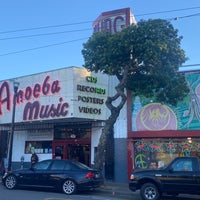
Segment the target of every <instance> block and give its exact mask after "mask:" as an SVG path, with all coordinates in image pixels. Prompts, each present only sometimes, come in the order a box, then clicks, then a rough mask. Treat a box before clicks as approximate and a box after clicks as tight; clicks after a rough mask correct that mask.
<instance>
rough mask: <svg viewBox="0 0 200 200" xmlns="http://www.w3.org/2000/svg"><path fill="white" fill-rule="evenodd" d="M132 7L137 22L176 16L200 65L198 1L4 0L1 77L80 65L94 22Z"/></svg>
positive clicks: (0, 22) (184, 43) (176, 24)
mask: <svg viewBox="0 0 200 200" xmlns="http://www.w3.org/2000/svg"><path fill="white" fill-rule="evenodd" d="M127 7H130V8H131V10H132V12H133V14H134V15H135V18H136V20H137V21H139V20H141V19H150V18H151V19H156V18H162V19H169V20H171V22H172V24H173V25H174V27H175V28H176V29H178V30H179V35H182V36H183V40H182V48H183V49H184V50H185V51H186V56H187V57H188V58H189V60H188V61H187V62H186V63H185V65H194V64H200V46H199V44H200V42H199V41H200V26H199V23H200V1H199V0H175V1H174V0H73V1H70V0H17V1H13V0H0V19H1V20H0V80H7V79H10V78H15V77H20V76H25V75H30V74H35V73H40V72H44V71H49V70H54V69H59V68H63V67H68V66H79V67H81V66H82V65H83V64H84V60H83V57H82V54H81V50H82V48H83V46H82V44H83V43H85V42H86V41H87V39H88V38H89V37H90V36H91V35H92V22H93V21H94V20H95V19H96V18H97V17H98V16H99V15H100V14H101V13H102V12H105V11H110V10H115V9H120V8H127ZM166 11H171V12H166ZM172 11H173V12H172ZM152 13H154V14H152ZM175 18H177V19H178V20H173V19H175ZM44 27H46V28H44Z"/></svg>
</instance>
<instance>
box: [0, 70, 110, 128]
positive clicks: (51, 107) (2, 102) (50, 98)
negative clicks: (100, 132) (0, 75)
mask: <svg viewBox="0 0 200 200" xmlns="http://www.w3.org/2000/svg"><path fill="white" fill-rule="evenodd" d="M16 80H17V81H18V82H19V83H20V85H19V89H18V91H17V97H16V111H15V122H27V121H38V120H39V121H42V120H50V119H61V118H85V119H97V120H98V119H99V120H105V119H106V112H105V110H106V109H105V100H106V98H107V95H108V94H107V92H108V76H107V75H104V74H101V73H91V72H89V71H87V70H86V69H83V68H76V67H70V68H63V69H60V70H55V71H50V72H45V73H40V74H35V75H31V76H25V77H21V78H17V79H16ZM13 94H14V91H13V83H12V82H11V81H9V80H8V81H3V82H1V83H0V123H1V124H3V123H10V122H11V117H12V109H13Z"/></svg>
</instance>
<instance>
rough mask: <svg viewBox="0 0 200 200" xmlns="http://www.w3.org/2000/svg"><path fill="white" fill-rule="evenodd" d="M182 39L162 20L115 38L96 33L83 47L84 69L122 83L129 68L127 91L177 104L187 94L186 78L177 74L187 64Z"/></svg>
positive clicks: (141, 23) (145, 23)
mask: <svg viewBox="0 0 200 200" xmlns="http://www.w3.org/2000/svg"><path fill="white" fill-rule="evenodd" d="M181 39H182V37H180V36H178V30H176V29H174V28H173V26H172V24H171V23H170V22H168V21H166V20H162V19H156V20H148V21H143V20H142V21H139V22H138V23H137V24H136V25H135V24H133V25H130V26H128V27H126V28H124V29H123V30H122V31H121V32H119V33H116V34H111V33H109V32H100V33H94V34H93V35H92V36H91V38H90V39H89V40H88V41H87V43H85V44H84V45H83V46H84V49H83V50H82V54H83V57H84V59H85V65H84V67H86V68H87V69H89V70H91V71H103V72H104V73H107V74H109V75H116V76H117V77H118V79H119V80H120V77H123V73H124V69H125V68H126V67H127V66H128V68H129V73H128V77H127V80H126V81H125V83H126V84H125V85H126V87H127V88H128V89H130V90H132V91H133V92H135V93H136V94H141V95H145V96H150V95H154V96H155V98H156V99H157V100H159V101H163V102H169V103H171V104H176V103H177V101H178V100H180V99H182V98H183V97H184V95H185V94H186V92H187V91H188V90H187V85H186V82H185V79H184V77H183V76H182V75H181V74H179V73H177V71H178V68H179V66H181V65H182V64H183V63H184V62H185V61H186V57H185V52H184V50H182V49H181ZM119 75H120V76H119ZM174 87H175V88H176V90H174ZM177 91H178V92H177ZM172 98H173V100H172Z"/></svg>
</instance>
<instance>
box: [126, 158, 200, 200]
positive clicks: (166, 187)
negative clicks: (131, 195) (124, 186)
mask: <svg viewBox="0 0 200 200" xmlns="http://www.w3.org/2000/svg"><path fill="white" fill-rule="evenodd" d="M129 189H130V190H132V191H136V190H140V196H141V198H142V199H143V200H158V199H160V198H161V196H162V195H163V194H168V195H178V194H197V195H199V194H200V160H199V158H197V157H177V158H175V159H174V160H172V161H171V162H170V164H168V165H167V166H166V167H163V168H160V169H153V170H138V171H134V172H133V173H132V174H131V176H130V182H129Z"/></svg>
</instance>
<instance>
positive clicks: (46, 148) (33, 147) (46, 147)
mask: <svg viewBox="0 0 200 200" xmlns="http://www.w3.org/2000/svg"><path fill="white" fill-rule="evenodd" d="M34 152H35V153H37V154H38V153H52V141H26V142H25V153H26V154H31V153H34Z"/></svg>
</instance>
